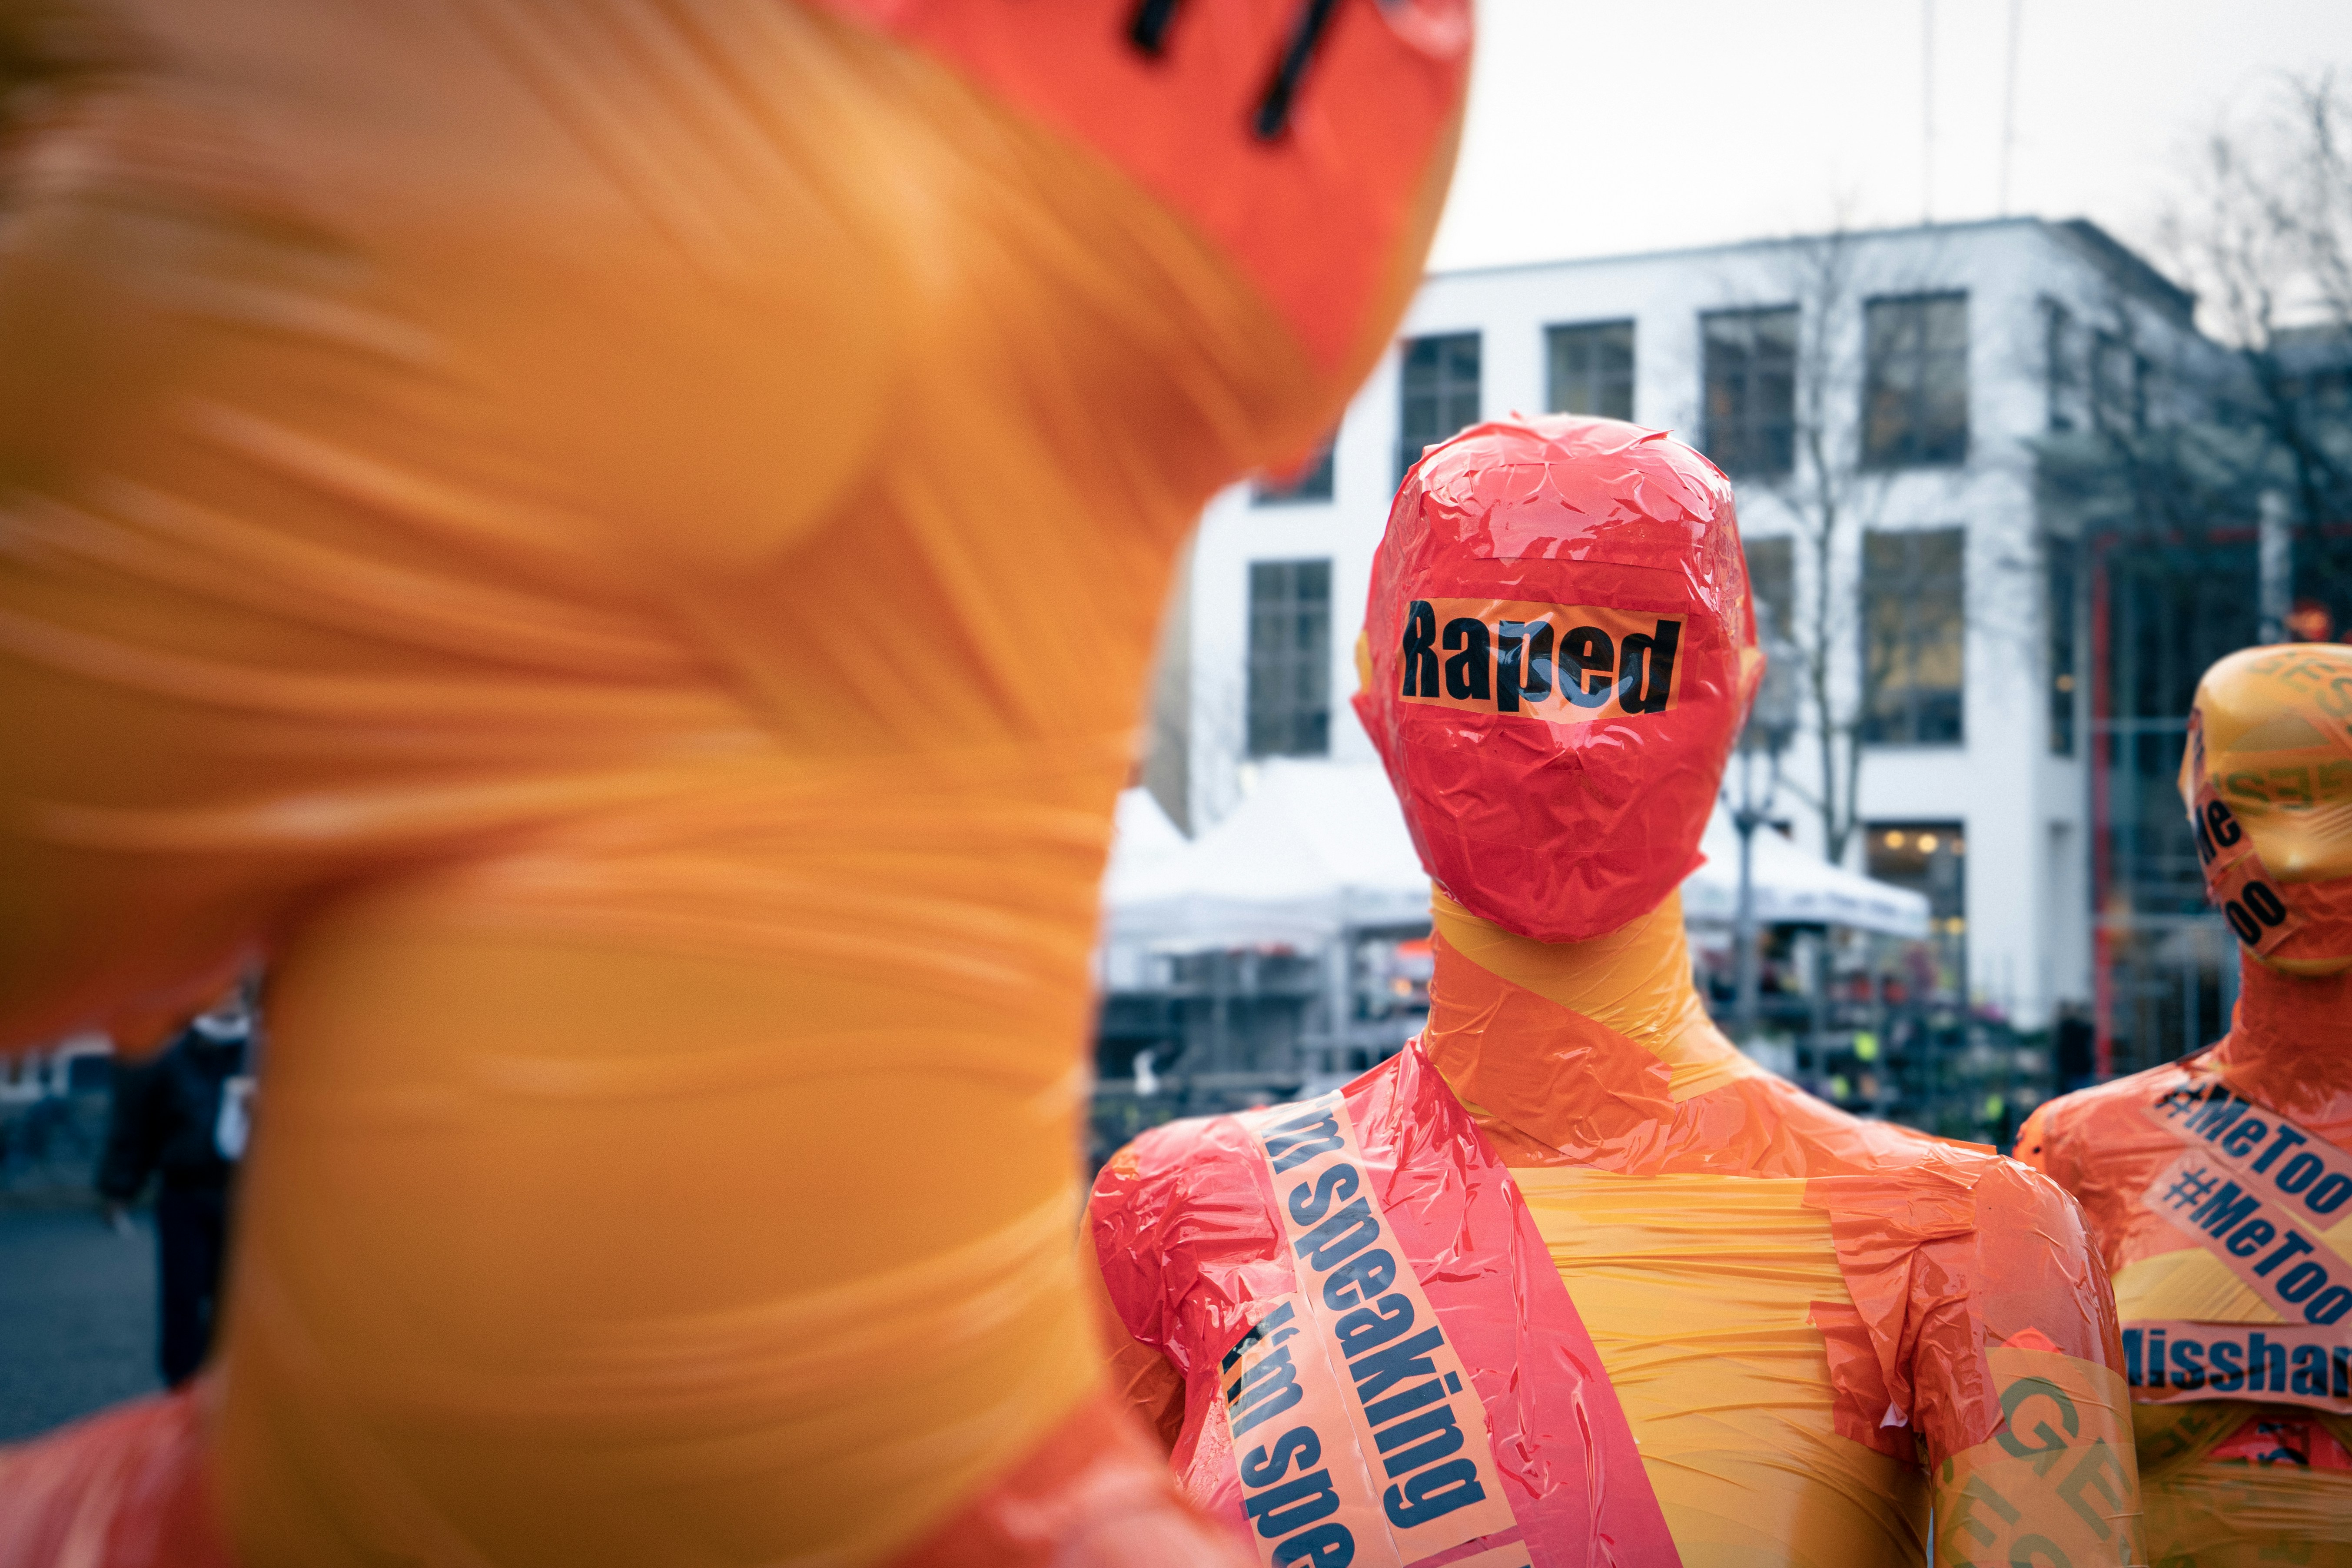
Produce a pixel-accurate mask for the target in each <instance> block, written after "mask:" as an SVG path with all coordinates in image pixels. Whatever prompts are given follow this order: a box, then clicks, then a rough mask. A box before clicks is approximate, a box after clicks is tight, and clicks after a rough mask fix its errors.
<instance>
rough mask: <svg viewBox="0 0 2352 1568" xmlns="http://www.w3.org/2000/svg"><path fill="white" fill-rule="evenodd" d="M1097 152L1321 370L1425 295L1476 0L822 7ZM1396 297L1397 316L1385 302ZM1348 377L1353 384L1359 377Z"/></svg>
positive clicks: (874, 1) (883, 0)
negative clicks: (1222, 266) (1237, 273)
mask: <svg viewBox="0 0 2352 1568" xmlns="http://www.w3.org/2000/svg"><path fill="white" fill-rule="evenodd" d="M818 3H819V4H822V5H826V6H829V7H830V8H832V9H834V10H836V11H841V12H845V13H846V14H848V15H851V16H857V17H860V18H863V19H865V20H866V21H868V22H870V23H873V24H875V25H877V26H881V27H883V28H885V29H887V30H888V31H890V32H892V33H895V34H898V36H900V37H905V38H908V39H909V40H911V41H914V42H916V43H919V44H920V45H922V46H923V47H926V48H929V49H930V50H932V51H934V52H935V53H937V54H939V55H940V56H941V57H943V58H947V59H949V60H951V61H953V62H954V63H955V64H956V65H957V66H958V67H960V68H961V69H962V70H963V71H964V72H965V73H966V74H967V75H969V76H970V77H971V78H972V79H975V80H977V81H980V82H982V83H984V84H985V85H986V86H988V87H989V88H990V89H992V90H993V91H994V92H995V93H996V94H997V95H998V96H999V97H1001V98H1003V99H1004V100H1007V101H1009V102H1012V103H1015V104H1018V105H1020V106H1021V107H1022V108H1024V110H1027V111H1028V112H1029V113H1031V114H1033V115H1034V116H1035V117H1036V118H1037V119H1039V120H1041V121H1044V122H1045V123H1046V124H1048V125H1052V126H1055V128H1057V129H1059V130H1061V131H1063V132H1066V133H1067V134H1069V135H1070V136H1072V137H1073V138H1075V139H1076V140H1077V141H1080V142H1086V143H1087V144H1088V145H1090V146H1092V147H1093V148H1094V149H1095V150H1096V151H1097V152H1098V153H1101V154H1102V155H1103V156H1104V157H1106V158H1108V160H1109V161H1110V162H1111V163H1114V164H1116V165H1118V167H1119V168H1120V169H1122V170H1124V171H1125V172H1126V173H1127V174H1128V175H1129V177H1130V178H1131V179H1133V180H1134V181H1135V182H1136V183H1137V184H1140V185H1141V186H1143V188H1144V189H1146V190H1148V191H1150V192H1151V193H1152V194H1153V195H1156V196H1158V197H1159V198H1160V200H1162V201H1164V202H1166V203H1167V204H1168V205H1170V206H1171V207H1173V208H1174V209H1175V210H1176V211H1178V212H1180V213H1182V214H1183V215H1184V216H1186V217H1188V218H1190V219H1191V220H1192V222H1193V223H1194V224H1196V225H1198V226H1199V227H1200V229H1201V231H1202V233H1203V234H1205V235H1207V236H1208V237H1210V238H1211V239H1213V240H1215V241H1216V242H1217V243H1218V245H1219V246H1221V247H1223V249H1224V251H1225V253H1226V254H1227V255H1228V256H1230V257H1232V258H1234V260H1235V261H1237V262H1238V263H1240V265H1241V268H1242V270H1243V271H1244V273H1246V274H1247V275H1248V276H1249V277H1250V279H1251V280H1252V281H1253V282H1255V284H1256V285H1257V287H1258V288H1259V289H1261V290H1263V291H1264V293H1265V298H1266V300H1267V301H1268V302H1269V303H1271V304H1272V305H1273V306H1274V308H1275V309H1276V310H1278V311H1280V312H1281V314H1282V316H1283V318H1284V320H1286V321H1288V322H1289V323H1290V326H1291V327H1292V329H1293V330H1294V331H1297V333H1298V337H1299V342H1300V343H1301V344H1302V345H1303V346H1304V347H1305V348H1306V350H1307V354H1308V356H1309V358H1310V359H1312V360H1313V361H1314V362H1315V363H1316V364H1317V365H1318V366H1319V367H1320V368H1322V369H1324V370H1326V371H1334V370H1339V369H1340V368H1341V367H1342V366H1343V365H1347V364H1349V363H1352V361H1353V358H1354V356H1355V354H1356V353H1357V352H1358V351H1359V350H1361V351H1364V352H1370V351H1372V350H1374V349H1375V348H1376V346H1377V344H1378V342H1379V340H1378V339H1375V338H1371V337H1368V336H1367V329H1368V328H1369V329H1370V331H1371V332H1374V333H1385V331H1386V330H1387V324H1388V323H1389V322H1390V321H1393V320H1394V319H1395V317H1396V315H1397V312H1398V310H1402V293H1403V292H1404V291H1409V290H1410V289H1412V287H1413V286H1414V285H1415V284H1417V283H1418V282H1419V281H1420V273H1419V268H1418V267H1417V265H1409V266H1408V267H1406V268H1399V267H1398V265H1397V264H1398V262H1399V261H1400V260H1402V259H1404V258H1408V257H1410V258H1412V261H1413V262H1414V263H1417V261H1418V258H1420V257H1421V256H1422V254H1423V250H1424V249H1425V247H1424V246H1422V245H1407V246H1400V244H1399V243H1398V241H1399V239H1400V237H1402V235H1404V234H1405V233H1406V231H1407V230H1408V229H1409V228H1410V227H1412V226H1413V225H1414V224H1415V223H1416V222H1417V221H1419V220H1420V218H1421V217H1422V216H1424V215H1425V214H1427V213H1433V210H1434V206H1435V203H1434V201H1433V199H1432V198H1433V195H1434V194H1435V193H1434V192H1433V191H1432V190H1431V189H1430V187H1429V182H1430V180H1431V178H1432V174H1433V171H1435V173H1436V174H1437V177H1438V178H1439V179H1440V180H1441V182H1442V179H1443V176H1444V171H1445V170H1447V169H1450V168H1451V166H1452V163H1453V160H1452V158H1451V157H1450V156H1446V157H1433V153H1434V152H1435V151H1436V149H1437V148H1438V147H1439V146H1440V145H1441V143H1444V142H1447V141H1448V140H1449V139H1450V138H1451V137H1452V136H1453V134H1454V129H1455V126H1456V124H1457V117H1458V116H1459V114H1460V112H1461V107H1462V99H1463V84H1464V79H1465V77H1466V75H1467V74H1468V71H1469V65H1470V30H1471V24H1470V0H1377V3H1375V0H1339V3H1337V4H1322V5H1309V4H1305V3H1303V0H1213V3H1211V4H1202V0H1125V3H1124V4H1122V5H1027V4H1023V3H1022V0H818ZM1391 297H1393V300H1394V303H1393V305H1388V306H1384V305H1383V304H1382V301H1383V300H1385V299H1389V298H1391ZM1350 379H1351V380H1352V377H1351V378H1350Z"/></svg>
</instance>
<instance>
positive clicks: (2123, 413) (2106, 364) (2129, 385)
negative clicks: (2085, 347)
mask: <svg viewBox="0 0 2352 1568" xmlns="http://www.w3.org/2000/svg"><path fill="white" fill-rule="evenodd" d="M2091 416H2092V417H2093V418H2094V419H2095V420H2097V421H2098V424H2099V428H2101V429H2103V430H2145V429H2146V428H2147V361H2145V360H2143V359H2141V358H2140V357H2139V355H2138V353H2136V352H2135V351H2134V350H2133V348H2132V346H2131V344H2129V343H2127V342H2124V341H2123V339H2121V338H2118V337H2116V336H2113V335H2112V334H2110V333H2106V332H2101V333H2100V334H2098V337H2097V340H2096V341H2095V342H2094V343H2093V345H2092V348H2091Z"/></svg>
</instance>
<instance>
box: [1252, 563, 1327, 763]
mask: <svg viewBox="0 0 2352 1568" xmlns="http://www.w3.org/2000/svg"><path fill="white" fill-rule="evenodd" d="M1330 749H1331V563H1329V562H1328V561H1253V562H1252V563H1250V630H1249V754H1250V755H1251V756H1253V757H1319V756H1323V755H1325V754H1326V753H1327V752H1329V751H1330Z"/></svg>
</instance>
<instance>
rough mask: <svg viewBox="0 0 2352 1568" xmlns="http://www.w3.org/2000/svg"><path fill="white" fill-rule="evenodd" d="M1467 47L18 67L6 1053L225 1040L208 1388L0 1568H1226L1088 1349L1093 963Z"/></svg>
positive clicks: (677, 34)
mask: <svg viewBox="0 0 2352 1568" xmlns="http://www.w3.org/2000/svg"><path fill="white" fill-rule="evenodd" d="M1468 26H1469V18H1468V15H1467V7H1466V0H1385V3H1381V4H1375V3H1374V0H1342V3H1341V4H1339V5H1302V4H1298V3H1295V0H1181V3H1154V4H1149V5H1142V4H1135V3H1132V0H1116V3H1114V0H1101V3H1099V4H1096V3H1088V4H1068V5H1047V6H1042V7H1041V6H1038V5H1031V4H1022V3H1019V0H824V3H821V4H820V3H816V0H801V3H795V0H695V3H690V4H660V5H656V4H640V3H638V0H606V3H599V4H593V5H589V4H579V3H575V0H419V3H415V4H402V5H385V4H377V3H362V0H300V3H299V4H298V3H295V0H168V3H166V0H60V3H31V4H16V5H5V6H0V32H5V49H0V60H5V71H6V72H7V80H6V82H5V86H6V88H7V89H8V91H7V95H6V99H5V103H6V105H7V112H8V113H9V114H10V115H11V116H12V117H13V118H12V122H11V123H10V125H9V126H8V131H9V132H10V135H9V140H8V144H7V145H8V152H9V162H8V163H7V164H6V166H5V182H6V184H5V228H0V341H5V342H6V343H7V344H8V352H7V353H6V354H5V355H0V475H5V492H0V703H5V707H6V710H7V711H8V713H9V715H10V722H9V724H8V725H7V726H6V727H5V733H0V900H5V914H6V919H7V921H8V931H9V940H8V941H7V942H5V943H0V1045H5V1044H10V1043H19V1042H26V1041H31V1040H36V1039H41V1038H47V1037H54V1036H56V1035H58V1034H59V1033H61V1032H63V1031H65V1030H67V1029H69V1028H77V1027H107V1026H110V1024H114V1023H118V1022H119V1021H120V1020H121V1019H124V1018H127V1017H132V1016H151V1015H153V1014H157V1013H168V1012H169V1011H170V1010H171V1009H172V1008H173V1006H175V1005H178V1006H182V1007H184V1008H186V1009H190V1010H192V1009H193V1007H194V1005H196V1004H198V1003H199V1002H201V1000H202V999H203V998H204V997H205V995H207V994H209V993H210V992H211V991H213V990H215V989H217V987H218V985H219V984H220V982H221V981H222V980H223V979H224V978H225V977H226V975H228V974H231V973H235V972H236V970H237V969H238V968H239V967H241V966H242V965H243V964H244V963H246V962H247V960H248V958H249V957H250V956H251V955H252V954H254V953H255V952H257V951H263V950H266V951H267V952H268V958H269V963H270V974H271V994H270V996H269V1005H270V1011H271V1016H272V1019H273V1023H274V1026H275V1038H274V1052H273V1056H272V1058H271V1063H270V1068H269V1081H268V1084H267V1085H266V1086H265V1087H264V1089H263V1091H262V1096H261V1106H262V1109H261V1111H260V1113H259V1117H258V1121H257V1128H256V1133H255V1138H254V1142H253V1146H252V1151H251V1156H250V1159H249V1162H248V1163H247V1168H246V1173H245V1176H244V1184H243V1189H242V1193H241V1202H240V1207H239V1210H238V1213H237V1214H236V1220H235V1229H234V1235H235V1242H236V1257H235V1258H234V1260H233V1266H232V1267H233V1279H232V1283H231V1286H230V1289H229V1296H228V1301H227V1306H226V1350H225V1352H223V1356H222V1360H221V1362H220V1363H219V1371H218V1373H217V1375H214V1376H208V1377H205V1378H200V1379H199V1380H198V1385H197V1388H196V1390H195V1391H194V1393H192V1394H190V1395H189V1396H188V1397H187V1398H185V1399H184V1400H175V1401H172V1402H167V1403H161V1404H155V1405H145V1406H141V1407H136V1408H133V1409H131V1410H126V1411H124V1412H120V1413H116V1414H114V1415H109V1416H107V1417H105V1418H103V1419H101V1420H100V1421H98V1422H95V1423H92V1424H89V1425H87V1426H82V1427H79V1428H77V1429H75V1430H73V1431H71V1432H68V1433H66V1434H63V1435H61V1436H58V1437H57V1438H54V1439H52V1440H50V1441H48V1442H47V1443H43V1444H37V1445H34V1446H32V1447H26V1448H23V1449H19V1450H16V1451H13V1452H10V1453H7V1454H5V1455H0V1563H7V1564H17V1563H42V1564H47V1563H51V1562H53V1561H56V1560H58V1554H59V1553H61V1552H68V1550H69V1552H70V1553H71V1554H72V1555H71V1556H70V1560H72V1561H75V1562H92V1561H94V1562H100V1563H163V1562H170V1563H210V1562H215V1561H234V1562H236V1563H244V1564H247V1565H255V1564H278V1563H289V1564H290V1563H299V1564H304V1565H306V1568H331V1565H333V1564H337V1563H362V1562H364V1563H385V1562H395V1561H396V1562H415V1563H433V1564H457V1563H464V1564H485V1565H488V1564H509V1563H576V1564H598V1563H627V1564H631V1565H658V1564H664V1563H694V1564H697V1565H723V1564H727V1563H746V1564H749V1563H827V1564H833V1563H840V1564H858V1563H875V1562H882V1561H889V1560H893V1559H896V1558H905V1559H908V1560H912V1561H920V1562H924V1563H1016V1562H1030V1561H1035V1562H1045V1561H1048V1560H1050V1561H1055V1562H1071V1563H1172V1562H1178V1561H1188V1562H1189V1561H1213V1560H1216V1559H1217V1558H1218V1557H1219V1556H1220V1555H1229V1554H1230V1553H1229V1551H1228V1549H1227V1548H1226V1547H1224V1546H1223V1543H1222V1542H1221V1540H1220V1538H1218V1537H1216V1536H1215V1535H1213V1534H1207V1535H1204V1534H1203V1533H1202V1532H1203V1531H1204V1530H1205V1529H1206V1528H1207V1527H1205V1526H1203V1525H1202V1524H1201V1523H1200V1522H1199V1521H1197V1520H1195V1519H1194V1518H1192V1516H1191V1515H1190V1514H1189V1512H1187V1511H1186V1510H1185V1509H1184V1508H1183V1507H1182V1506H1181V1501H1180V1500H1178V1499H1177V1498H1176V1497H1175V1494H1174V1491H1173V1489H1172V1488H1171V1486H1170V1484H1169V1483H1168V1481H1167V1479H1166V1476H1165V1468H1164V1467H1163V1466H1161V1465H1160V1463H1159V1462H1158V1457H1157V1456H1156V1455H1155V1454H1153V1453H1152V1452H1151V1451H1150V1447H1149V1445H1148V1443H1146V1442H1145V1440H1144V1439H1143V1438H1142V1437H1141V1436H1139V1435H1136V1434H1134V1433H1133V1431H1132V1427H1131V1424H1130V1423H1129V1422H1128V1420H1127V1418H1126V1417H1125V1416H1124V1415H1122V1414H1120V1413H1119V1412H1118V1410H1117V1408H1116V1407H1115V1406H1114V1405H1112V1403H1111V1402H1110V1401H1109V1400H1108V1397H1107V1396H1106V1394H1105V1392H1104V1390H1103V1386H1102V1372H1101V1368H1100V1364H1099V1359H1098V1357H1097V1356H1096V1355H1095V1353H1094V1352H1093V1349H1092V1345H1091V1339H1090V1334H1089V1331H1088V1326H1087V1307H1086V1304H1085V1299H1084V1296H1083V1293H1082V1288H1081V1287H1082V1279H1081V1275H1080V1273H1079V1270H1078V1268H1077V1259H1076V1257H1075V1256H1074V1253H1073V1236H1074V1229H1075V1225H1076V1215H1077V1212H1078V1208H1079V1205H1080V1203H1081V1202H1082V1198H1083V1193H1082V1190H1081V1187H1080V1184H1079V1182H1078V1179H1077V1176H1076V1169H1075V1166H1076V1152H1075V1151H1076V1138H1075V1128H1076V1121H1077V1118H1078V1115H1079V1113H1080V1111H1081V1110H1082V1107H1083V1084H1084V1081H1085V1079H1084V1072H1083V1052H1084V1043H1085V1037H1086V1028H1087V1016H1088V1013H1087V1009H1088V985H1087V955H1088V952H1089V951H1090V948H1091V945H1092V939H1093V931H1094V924H1095V919H1096V889H1097V883H1098V879H1099V876H1100V872H1101V866H1102V861H1103V858H1104V850H1105V845H1106V842H1107V839H1108V822H1109V815H1110V811H1111V807H1112V802H1113V799H1114V796H1115V795H1116V792H1117V790H1118V787H1119V785H1120V784H1122V783H1123V782H1124V778H1125V775H1126V773H1127V772H1128V769H1129V764H1130V759H1131V754H1132V737H1133V732H1134V726H1135V719H1136V710H1137V708H1138V705H1139V700H1140V694H1141V691H1142V688H1143V676H1144V669H1145V665H1146V661H1147V658H1148V656H1149V649H1150V637H1151V631H1152V627H1153V624H1154V622H1155V619H1156V617H1157V616H1158V613H1159V609H1160V604H1161V602H1162V597H1163V592H1164V587H1165V584H1166V581H1167V576H1168V572H1169V568H1170V564H1171V558H1172V555H1173V552H1174V551H1175V549H1176V546H1177V543H1178V542H1179V540H1180V539H1181V535H1182V533H1183V531H1184V530H1185V528H1186V527H1187V526H1188V525H1189V523H1190V521H1192V518H1193V517H1195V516H1196V515H1197V512H1198V510H1199V508H1200V506H1201V505H1202V502H1203V501H1204V500H1205V499H1206V497H1207V496H1208V495H1210V494H1211V493H1212V492H1213V490H1214V489H1216V488H1217V487H1219V486H1221V485H1223V484H1225V483H1227V482H1230V481H1231V480H1232V479H1234V477H1236V476H1238V475H1239V474H1241V473H1243V472H1244V471H1246V470H1248V469H1250V468H1256V467H1261V466H1268V467H1271V466H1279V465H1280V464H1282V463H1283V462H1284V461H1286V460H1287V459H1290V458H1294V457H1295V455H1296V454H1297V453H1298V452H1301V451H1304V450H1307V449H1308V448H1310V447H1311V446H1312V444H1313V443H1314V441H1315V440H1316V439H1318V437H1320V436H1321V434H1322V433H1323V432H1324V431H1325V430H1326V429H1327V428H1328V426H1329V423H1330V421H1331V420H1332V419H1333V418H1334V417H1335V416H1336V414H1337V411H1338V409H1339V406H1340V405H1342V403H1343V402H1344V400H1345V398H1346V397H1347V395H1348V394H1349V391H1350V390H1351V389H1352V387H1353V386H1354V384H1356V382H1357V381H1358V380H1359V379H1360V376H1361V374H1362V373H1363V371H1364V369H1365V368H1366V367H1367V366H1368V365H1369V364H1370V362H1371V359H1372V357H1373V356H1374V355H1375V354H1376V353H1378V352H1379V351H1380V350H1381V347H1382V346H1383V345H1384V344H1385V342H1386V341H1387V338H1388V334H1389V332H1390V331H1391V329H1392V327H1393V325H1394V322H1395V320H1396V317H1397V315H1398V313H1399V311H1400V310H1401V309H1402V302H1403V300H1405V299H1406V297H1407V296H1408V295H1409V293H1410V291H1411V289H1412V287H1413V284H1414V282H1415V280H1416V279H1417V278H1418V276H1419V272H1420V268H1421V262H1422V258H1423V253H1424V251H1425V248H1426V244H1427V240H1428V236H1429V233H1430V231H1431V228H1432V226H1433V222H1434V217H1435V214H1436V211H1437V207H1438V204H1439V200H1440V197H1441V195H1442V192H1443V189H1444V184H1445V180H1446V176H1447V172H1448V170H1449V168H1450V164H1451V155H1452V146H1453V139H1454V126H1455V124H1456V121H1457V117H1458V112H1459V106H1460V99H1461V94H1462V89H1463V83H1464V76H1465V68H1466V58H1467V57H1466V51H1467V47H1468ZM192 1521H201V1522H192Z"/></svg>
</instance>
